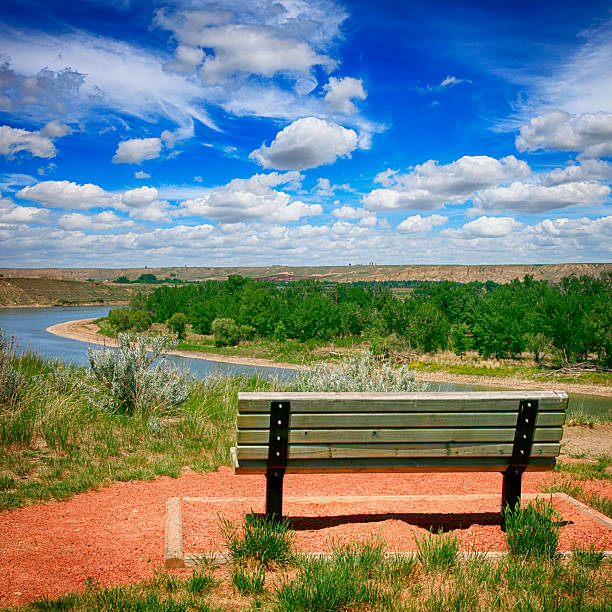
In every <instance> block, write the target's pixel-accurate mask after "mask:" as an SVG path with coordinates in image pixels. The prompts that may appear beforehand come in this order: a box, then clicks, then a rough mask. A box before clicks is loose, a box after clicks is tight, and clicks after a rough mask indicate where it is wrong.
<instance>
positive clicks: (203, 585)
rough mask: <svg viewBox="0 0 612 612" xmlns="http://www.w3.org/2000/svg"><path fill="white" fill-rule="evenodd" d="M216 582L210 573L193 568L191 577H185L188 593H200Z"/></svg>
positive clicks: (210, 587)
mask: <svg viewBox="0 0 612 612" xmlns="http://www.w3.org/2000/svg"><path fill="white" fill-rule="evenodd" d="M216 584H217V581H216V580H215V579H214V577H213V576H211V575H210V574H205V573H202V572H201V571H198V572H196V571H195V570H194V571H193V573H192V574H191V577H190V578H188V579H187V590H188V591H189V592H190V593H196V594H197V593H202V592H203V591H208V590H210V589H212V588H213V587H214V586H215V585H216Z"/></svg>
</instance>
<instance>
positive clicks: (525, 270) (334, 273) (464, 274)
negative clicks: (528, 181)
mask: <svg viewBox="0 0 612 612" xmlns="http://www.w3.org/2000/svg"><path fill="white" fill-rule="evenodd" d="M602 272H612V263H605V264H593V263H580V264H544V265H533V264H514V265H505V266H456V265H449V266H378V265H368V266H305V267H289V266H269V267H217V268H212V267H211V268H206V267H168V268H0V276H2V277H4V278H6V277H9V278H13V277H24V276H27V277H30V278H51V279H69V280H79V281H86V280H88V279H92V280H95V281H113V280H115V279H116V278H118V277H119V276H127V277H128V278H129V279H130V280H135V279H137V278H138V277H139V276H140V275H141V274H145V273H150V274H154V275H155V276H156V277H157V278H160V279H163V278H175V279H179V280H184V281H201V280H214V279H216V280H221V279H225V278H227V277H228V275H230V274H240V275H241V276H246V277H249V278H258V279H266V280H280V281H289V280H298V279H305V278H307V279H319V280H327V281H334V282H351V281H360V280H361V281H380V280H430V281H442V280H450V281H456V282H460V283H467V282H470V281H480V282H485V281H488V280H491V281H494V282H496V283H508V282H510V281H511V280H512V279H514V278H521V279H522V278H523V277H524V276H525V275H526V274H531V275H533V277H534V278H535V279H536V280H547V281H553V282H557V281H559V280H560V279H561V278H563V277H564V276H570V275H572V274H575V275H577V276H583V275H586V276H599V275H600V274H601V273H602ZM109 290H110V289H109Z"/></svg>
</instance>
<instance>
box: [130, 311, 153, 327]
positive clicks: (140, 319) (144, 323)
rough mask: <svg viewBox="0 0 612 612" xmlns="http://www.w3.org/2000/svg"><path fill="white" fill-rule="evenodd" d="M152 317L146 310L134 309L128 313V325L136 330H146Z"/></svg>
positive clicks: (151, 321)
mask: <svg viewBox="0 0 612 612" xmlns="http://www.w3.org/2000/svg"><path fill="white" fill-rule="evenodd" d="M151 323H153V319H152V318H151V315H150V314H149V313H148V312H147V311H146V310H135V311H134V312H131V313H130V327H131V328H132V329H135V330H136V331H139V332H142V331H146V330H147V329H149V327H151Z"/></svg>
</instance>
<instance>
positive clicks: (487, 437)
mask: <svg viewBox="0 0 612 612" xmlns="http://www.w3.org/2000/svg"><path fill="white" fill-rule="evenodd" d="M514 434H515V430H514V428H513V427H505V428H493V427H484V428H482V427H481V428H461V429H452V428H445V429H434V428H428V429H339V430H335V429H292V430H291V431H290V432H289V443H290V444H299V443H311V444H312V443H331V444H334V443H338V444H344V443H360V442H362V443H363V442H365V443H367V442H372V443H381V442H513V441H514ZM562 435H563V428H561V427H555V428H542V427H541V428H539V429H536V430H535V434H534V442H558V441H559V440H561V437H562ZM269 437H270V433H269V431H267V430H253V429H251V430H246V431H239V432H238V437H237V442H238V445H239V446H244V445H253V444H265V445H267V444H268V440H269Z"/></svg>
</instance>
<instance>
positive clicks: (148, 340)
mask: <svg viewBox="0 0 612 612" xmlns="http://www.w3.org/2000/svg"><path fill="white" fill-rule="evenodd" d="M118 338H119V348H118V350H112V349H111V350H109V349H105V350H92V349H89V352H88V356H89V364H90V366H91V373H92V374H93V376H95V378H97V379H98V380H99V381H100V382H101V383H102V384H103V385H104V387H106V389H107V390H108V391H109V392H110V405H109V406H108V407H109V408H111V409H112V410H113V411H115V412H119V413H121V414H128V415H131V414H134V413H136V412H139V413H143V414H146V413H150V412H151V411H152V410H153V409H154V408H169V407H172V406H177V405H178V404H180V403H182V402H184V401H185V400H186V399H187V398H188V396H189V388H188V384H187V383H188V380H187V375H186V374H185V373H184V372H182V371H181V370H179V369H178V368H176V367H174V366H171V365H170V364H169V363H168V362H167V361H166V360H164V359H162V360H160V361H159V362H158V363H155V364H154V362H155V361H156V360H157V359H158V358H159V356H160V355H161V353H162V352H163V351H164V350H166V349H168V348H172V347H173V346H174V342H173V341H171V340H170V339H169V338H168V337H167V336H147V335H146V334H137V335H136V336H132V335H131V334H119V337H118Z"/></svg>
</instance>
